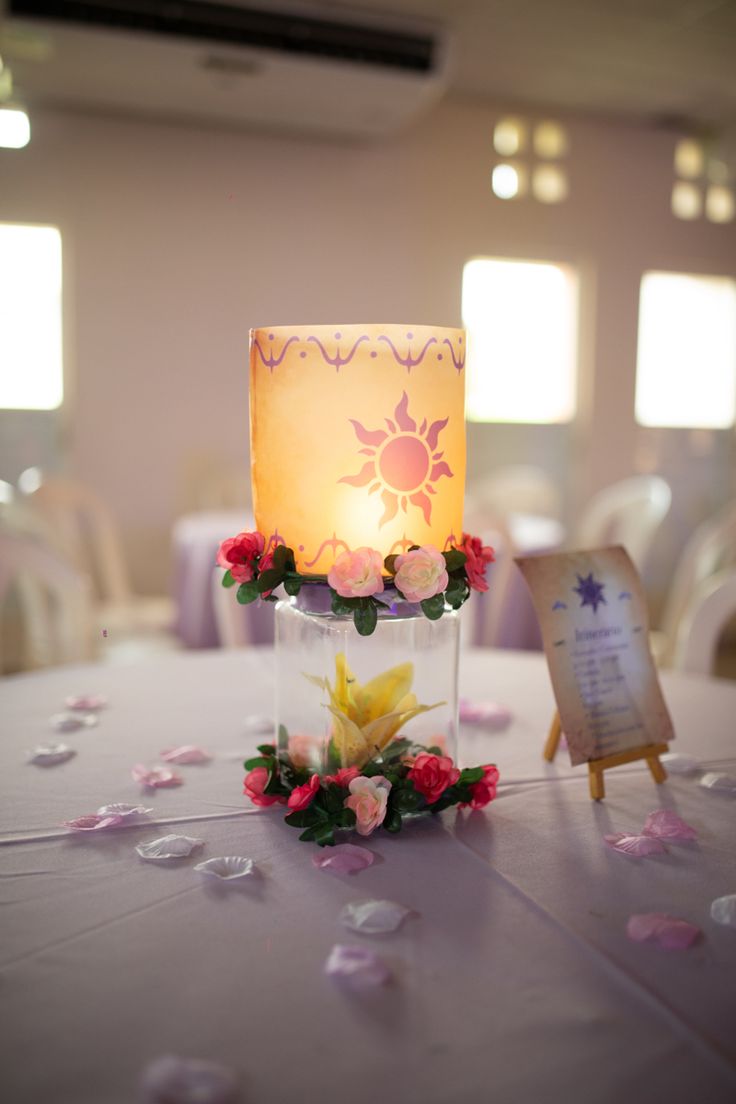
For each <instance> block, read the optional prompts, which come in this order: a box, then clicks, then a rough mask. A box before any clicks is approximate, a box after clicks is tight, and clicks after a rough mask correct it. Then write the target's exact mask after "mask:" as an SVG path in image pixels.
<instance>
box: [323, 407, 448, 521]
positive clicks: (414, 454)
mask: <svg viewBox="0 0 736 1104" xmlns="http://www.w3.org/2000/svg"><path fill="white" fill-rule="evenodd" d="M350 421H351V422H352V425H353V429H354V430H355V436H356V437H357V438H358V440H359V441H360V442H361V443H362V444H363V445H365V446H366V447H365V448H362V449H361V450H360V452H361V453H362V454H363V455H364V456H369V457H370V460H367V461H366V462H365V464H364V465H363V467H362V468H361V470H360V471H359V472H358V473H357V475H344V476H343V477H342V479H339V480H338V482H339V483H349V484H350V485H351V486H352V487H367V486H368V484H371V486H370V487H369V489H368V494H375V493H376V492H377V491H379V490H380V491H381V501H382V502H383V506H384V512H383V516H382V518H381V520H380V522H379V523H378V524H379V528H380V526H382V525H385V524H386V523H387V522H389V521H391V520H392V519H393V518H394V517H396V514H397V513H398V511H399V508H401V509H402V510H403V512H404V513H407V511H408V508H409V506H410V505H411V506H416V507H418V509H420V510H421V511H422V513H423V514H424V520H425V521H426V523H427V525H429V524H430V520H431V517H432V500H431V499H430V497H429V496H430V495H434V494H436V493H437V492H436V490H435V488H434V484H435V483H436V482H437V480H438V479H440V478H441V477H442V476H443V475H445V476H447V477H448V478H450V479H452V476H453V473H452V471H451V470H450V468H449V466H448V464H447V463H446V461H444V460H443V459H442V457H443V455H444V453H442V452H436V451H435V450H436V449H437V443H438V441H439V436H440V433H441V432H442V430H443V429H444V428H445V426H446V425H447V423H448V421H449V418H441V419H440V420H439V421H436V422H432V424H431V425H430V426H429V428H428V427H427V419H426V418H425V419H424V421H423V422H422V424H421V426H420V427H419V429H417V423H416V422H415V421H414V419H413V418H412V417H411V416H410V414H409V397H408V395H407V394H406V392H405V391H404V392H403V394H402V396H401V399H400V400H399V403H398V405H397V407H396V409H395V410H394V416H393V418H386V425H387V426H388V429H387V430H384V429H366V428H365V426H364V425H361V423H360V422H358V421H356V420H355V418H351V419H350Z"/></svg>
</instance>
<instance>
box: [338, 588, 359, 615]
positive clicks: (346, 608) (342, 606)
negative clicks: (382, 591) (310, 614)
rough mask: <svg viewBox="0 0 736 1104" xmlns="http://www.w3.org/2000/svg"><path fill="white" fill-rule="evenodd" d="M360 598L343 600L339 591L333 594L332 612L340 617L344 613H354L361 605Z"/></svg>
mask: <svg viewBox="0 0 736 1104" xmlns="http://www.w3.org/2000/svg"><path fill="white" fill-rule="evenodd" d="M360 602H361V599H360V598H343V597H342V595H340V594H338V593H337V591H333V594H332V612H333V613H336V614H337V615H338V616H339V615H340V614H344V613H352V612H353V610H355V609H357V608H358V606H359V605H360Z"/></svg>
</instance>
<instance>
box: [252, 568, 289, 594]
mask: <svg viewBox="0 0 736 1104" xmlns="http://www.w3.org/2000/svg"><path fill="white" fill-rule="evenodd" d="M282 578H283V573H282V572H281V571H277V570H276V568H275V567H269V568H268V570H267V571H262V572H261V574H260V575H259V576H258V581H257V582H256V586H257V587H258V593H259V594H263V593H264V591H266V590H273V589H274V587H277V586H278V585H279V584H280V582H281V580H282Z"/></svg>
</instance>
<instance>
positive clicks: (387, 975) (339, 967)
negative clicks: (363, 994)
mask: <svg viewBox="0 0 736 1104" xmlns="http://www.w3.org/2000/svg"><path fill="white" fill-rule="evenodd" d="M325 973H326V974H327V976H328V977H330V978H332V979H333V980H335V981H337V982H339V983H340V984H344V985H347V986H348V987H349V988H350V989H356V990H364V989H375V988H377V987H378V986H381V985H386V984H387V983H388V982H389V981H390V980H391V976H392V975H391V970H390V969H389V967H388V965H387V964H386V963H385V962H384V960H383V959H382V958H381V956H380V955H378V954H376V952H375V951H371V950H369V949H368V947H351V946H347V945H346V944H344V943H336V944H335V946H334V947H333V948H332V950H331V951H330V954H329V957H328V958H327V961H326V962H325Z"/></svg>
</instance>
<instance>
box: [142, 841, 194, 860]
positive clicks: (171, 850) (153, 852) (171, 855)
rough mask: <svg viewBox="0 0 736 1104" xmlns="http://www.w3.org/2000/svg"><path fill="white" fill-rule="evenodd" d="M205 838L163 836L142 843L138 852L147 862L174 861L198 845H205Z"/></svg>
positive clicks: (183, 856)
mask: <svg viewBox="0 0 736 1104" xmlns="http://www.w3.org/2000/svg"><path fill="white" fill-rule="evenodd" d="M203 846H204V840H202V839H196V838H195V837H194V836H173V835H172V836H161V838H160V839H155V840H150V841H149V842H148V843H140V844H138V846H137V847H136V852H137V854H138V855H140V857H141V858H142V859H145V860H146V862H173V861H175V860H176V859H185V858H186V857H187V856H188V855H191V853H192V851H194V850H195V848H197V847H203Z"/></svg>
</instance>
